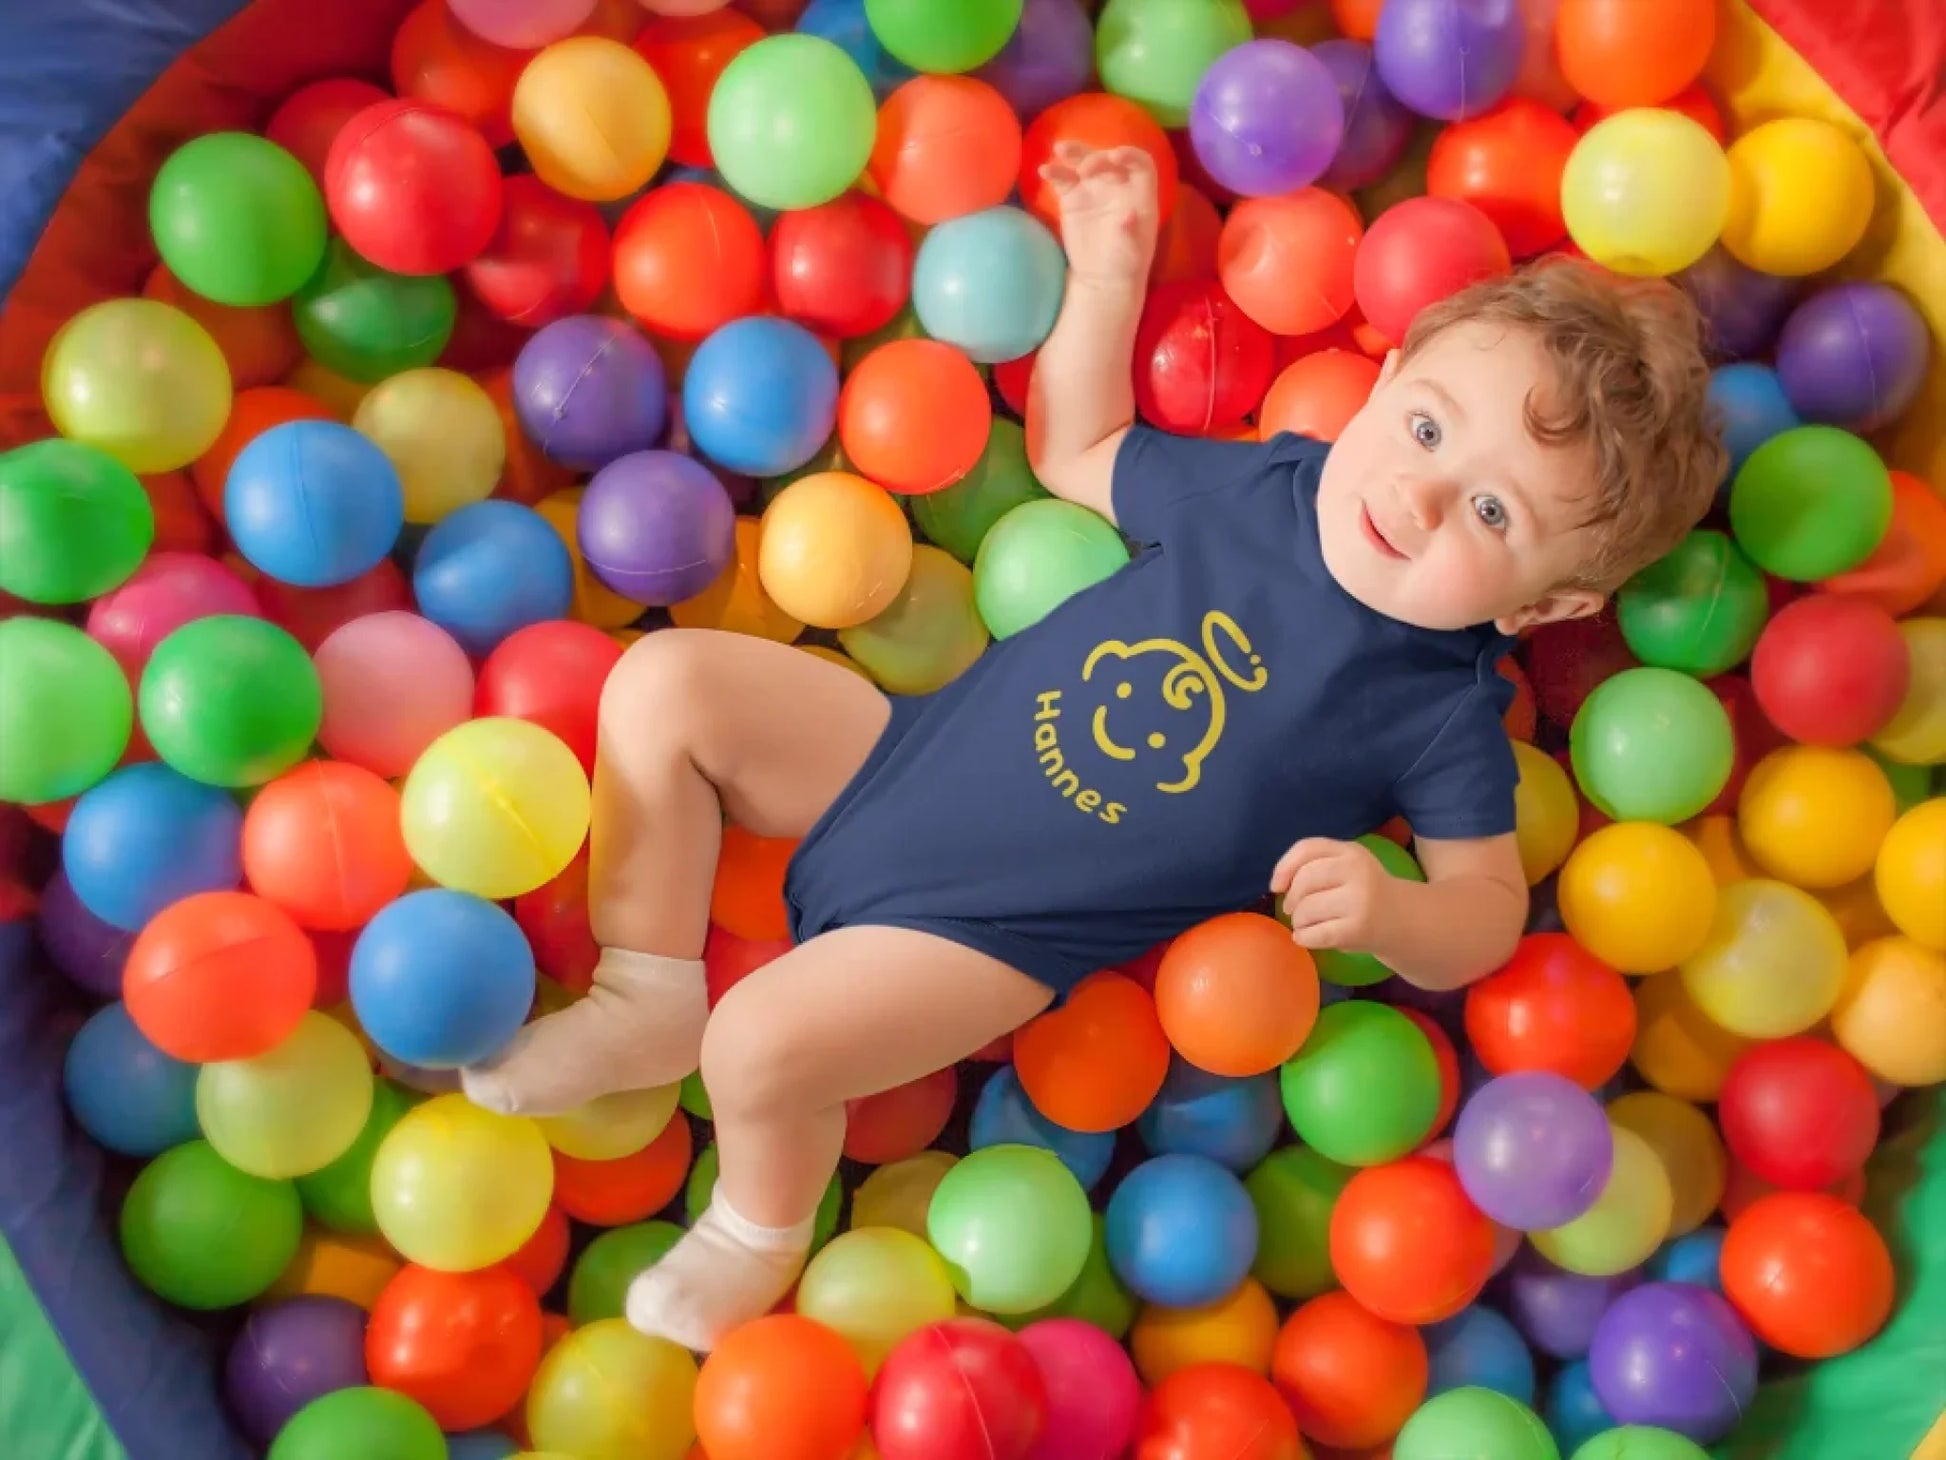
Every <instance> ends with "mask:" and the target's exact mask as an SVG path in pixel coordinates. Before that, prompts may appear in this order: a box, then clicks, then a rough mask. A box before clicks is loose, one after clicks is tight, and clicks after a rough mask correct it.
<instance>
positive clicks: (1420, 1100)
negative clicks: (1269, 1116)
mask: <svg viewBox="0 0 1946 1460" xmlns="http://www.w3.org/2000/svg"><path fill="white" fill-rule="evenodd" d="M1282 1084H1283V1092H1284V1113H1285V1114H1286V1115H1288V1116H1289V1117H1290V1121H1291V1127H1292V1129H1294V1130H1295V1131H1296V1132H1297V1135H1298V1139H1299V1140H1301V1141H1303V1142H1304V1144H1305V1145H1307V1146H1310V1147H1311V1148H1312V1149H1313V1150H1315V1151H1317V1152H1318V1154H1320V1155H1322V1156H1324V1157H1326V1158H1327V1159H1329V1160H1332V1161H1336V1162H1337V1163H1338V1164H1339V1165H1341V1166H1376V1165H1378V1164H1379V1163H1380V1162H1383V1161H1396V1160H1397V1159H1398V1158H1399V1157H1401V1156H1403V1155H1405V1154H1406V1152H1408V1151H1410V1150H1412V1149H1413V1148H1414V1147H1415V1146H1417V1145H1418V1144H1419V1143H1420V1142H1421V1141H1423V1140H1425V1138H1426V1136H1427V1135H1428V1134H1429V1133H1430V1132H1431V1130H1432V1125H1433V1121H1434V1119H1435V1118H1437V1116H1438V1115H1439V1095H1440V1085H1439V1061H1438V1060H1437V1059H1435V1058H1434V1056H1433V1052H1432V1044H1431V1042H1430V1041H1428V1040H1427V1038H1426V1036H1425V1035H1424V1034H1423V1033H1421V1032H1420V1031H1419V1029H1418V1027H1417V1026H1416V1025H1414V1024H1413V1022H1412V1021H1411V1020H1410V1019H1408V1018H1406V1017H1405V1015H1403V1014H1401V1013H1400V1012H1399V1011H1398V1010H1397V1009H1394V1008H1391V1007H1389V1006H1388V1005H1385V1004H1372V1003H1365V1002H1361V1001H1357V1000H1348V1001H1346V1002H1344V1003H1341V1004H1333V1005H1332V1006H1331V1007H1330V1008H1328V1009H1326V1010H1324V1011H1323V1012H1322V1013H1320V1014H1319V1015H1318V1022H1317V1023H1316V1024H1315V1025H1313V1026H1312V1029H1311V1035H1310V1038H1308V1039H1306V1040H1305V1041H1304V1045H1303V1047H1302V1048H1301V1049H1299V1050H1298V1052H1297V1053H1296V1054H1294V1055H1292V1056H1291V1057H1290V1059H1288V1060H1286V1061H1285V1063H1284V1069H1283V1073H1282Z"/></svg>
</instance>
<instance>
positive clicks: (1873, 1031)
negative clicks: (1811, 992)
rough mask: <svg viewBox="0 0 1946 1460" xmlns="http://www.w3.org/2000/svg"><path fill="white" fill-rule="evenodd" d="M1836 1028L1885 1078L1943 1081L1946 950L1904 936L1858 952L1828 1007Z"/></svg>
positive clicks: (1833, 1030) (1870, 1067) (1844, 1044)
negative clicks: (1927, 946) (1835, 999)
mask: <svg viewBox="0 0 1946 1460" xmlns="http://www.w3.org/2000/svg"><path fill="white" fill-rule="evenodd" d="M1831 1033H1832V1036H1833V1037H1834V1038H1835V1039H1836V1040H1837V1041H1838V1044H1839V1045H1840V1047H1842V1048H1844V1049H1846V1050H1848V1051H1849V1052H1850V1053H1851V1055H1852V1057H1853V1058H1854V1059H1856V1060H1857V1061H1858V1062H1859V1063H1860V1064H1861V1065H1863V1066H1864V1067H1865V1068H1866V1069H1868V1070H1870V1071H1871V1072H1872V1073H1873V1074H1874V1075H1877V1076H1878V1077H1879V1078H1880V1079H1881V1080H1889V1081H1891V1082H1892V1083H1893V1084H1894V1085H1936V1084H1938V1083H1939V1082H1940V1081H1942V1080H1946V954H1942V953H1941V952H1940V951H1939V950H1938V949H1936V948H1926V947H1923V946H1921V945H1920V944H1918V943H1915V942H1914V941H1913V940H1912V939H1910V938H1901V937H1890V938H1880V939H1877V940H1876V941H1874V942H1871V943H1867V944H1866V945H1865V946H1864V947H1862V948H1860V949H1858V950H1857V951H1856V952H1854V953H1853V954H1852V955H1851V964H1850V966H1849V967H1848V968H1847V969H1846V971H1845V987H1844V990H1843V991H1842V992H1841V993H1840V994H1839V995H1838V1002H1837V1003H1836V1004H1834V1005H1832V1008H1831Z"/></svg>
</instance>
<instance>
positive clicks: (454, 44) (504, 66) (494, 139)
mask: <svg viewBox="0 0 1946 1460" xmlns="http://www.w3.org/2000/svg"><path fill="white" fill-rule="evenodd" d="M532 58H533V52H531V51H510V50H508V49H507V48H506V47H505V46H496V45H494V44H493V43H492V42H490V41H483V40H481V39H480V38H479V37H478V36H476V35H474V34H473V32H472V31H470V30H468V29H467V28H466V27H465V26H463V25H461V24H460V23H459V22H458V21H457V20H455V19H453V17H452V14H451V13H450V12H449V11H448V10H447V9H446V0H422V3H421V4H420V5H419V6H418V8H417V9H415V10H413V12H412V13H411V14H410V15H408V16H406V18H405V20H404V21H403V22H402V23H401V24H400V26H399V28H398V31H397V33H396V34H395V35H394V36H393V37H392V90H393V91H394V92H395V93H396V94H397V95H399V96H402V97H412V98H414V99H416V100H418V101H428V102H431V103H432V104H433V105H434V106H441V107H444V108H445V109H446V110H447V111H449V112H454V113H456V114H457V115H459V116H461V117H463V118H465V119H466V120H467V121H469V122H471V123H472V124H473V125H474V126H475V127H478V128H479V129H480V135H481V136H483V137H485V138H486V140H487V146H489V147H505V146H506V145H507V144H508V143H509V142H511V141H513V139H514V123H513V100H514V84H515V83H516V82H518V81H519V80H520V73H521V72H522V71H524V70H525V69H526V68H527V63H528V61H529V60H531V59H532Z"/></svg>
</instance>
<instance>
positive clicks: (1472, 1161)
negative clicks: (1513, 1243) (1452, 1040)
mask: <svg viewBox="0 0 1946 1460" xmlns="http://www.w3.org/2000/svg"><path fill="white" fill-rule="evenodd" d="M1613 1157H1614V1144H1613V1142H1612V1141H1611V1139H1610V1137H1609V1131H1608V1122H1607V1120H1606V1119H1604V1118H1603V1116H1602V1112H1601V1107H1600V1106H1599V1105H1598V1104H1596V1103H1595V1101H1594V1099H1593V1097H1592V1096H1590V1095H1589V1094H1588V1093H1587V1092H1586V1091H1584V1090H1583V1089H1582V1088H1581V1087H1580V1086H1579V1085H1576V1084H1575V1083H1574V1082H1573V1081H1571V1080H1566V1079H1563V1078H1562V1077H1561V1076H1559V1075H1554V1074H1548V1073H1546V1072H1543V1071H1533V1072H1529V1073H1521V1074H1512V1075H1503V1076H1501V1077H1500V1078H1498V1079H1495V1080H1490V1081H1488V1082H1487V1084H1485V1085H1484V1086H1482V1087H1481V1088H1480V1089H1479V1090H1478V1091H1477V1092H1475V1093H1474V1095H1473V1096H1472V1097H1471V1098H1470V1099H1469V1100H1467V1102H1466V1104H1465V1106H1464V1108H1462V1109H1461V1111H1460V1116H1459V1124H1458V1126H1457V1127H1455V1129H1454V1136H1453V1159H1454V1166H1455V1168H1456V1169H1457V1170H1458V1172H1459V1177H1460V1184H1461V1185H1462V1186H1463V1187H1465V1188H1466V1194H1467V1195H1468V1196H1469V1197H1471V1198H1472V1200H1473V1203H1474V1205H1475V1206H1477V1207H1479V1209H1480V1210H1481V1211H1483V1212H1485V1213H1486V1214H1487V1215H1488V1216H1489V1217H1491V1218H1493V1220H1494V1221H1496V1222H1500V1223H1502V1224H1503V1225H1505V1226H1509V1227H1512V1228H1514V1229H1515V1230H1517V1231H1523V1232H1532V1231H1539V1230H1541V1229H1543V1228H1548V1227H1558V1226H1561V1225H1563V1224H1564V1223H1566V1222H1570V1221H1572V1220H1574V1219H1575V1218H1576V1217H1578V1216H1580V1215H1581V1214H1582V1213H1583V1212H1585V1211H1587V1210H1588V1208H1589V1207H1590V1206H1592V1205H1593V1204H1594V1202H1595V1199H1596V1197H1597V1196H1598V1195H1599V1194H1600V1192H1601V1189H1602V1187H1603V1186H1604V1185H1605V1184H1606V1182H1607V1180H1608V1174H1609V1171H1610V1169H1611V1163H1612V1161H1613Z"/></svg>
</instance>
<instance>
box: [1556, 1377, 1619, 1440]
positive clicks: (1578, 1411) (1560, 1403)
mask: <svg viewBox="0 0 1946 1460" xmlns="http://www.w3.org/2000/svg"><path fill="white" fill-rule="evenodd" d="M1541 1418H1542V1419H1543V1420H1545V1421H1546V1422H1547V1427H1548V1429H1549V1430H1550V1431H1551V1432H1552V1433H1553V1435H1554V1441H1555V1443H1556V1444H1558V1445H1559V1446H1560V1447H1561V1453H1562V1454H1563V1455H1572V1454H1573V1453H1574V1452H1575V1451H1576V1450H1579V1449H1580V1448H1581V1447H1582V1446H1583V1445H1585V1444H1587V1443H1588V1441H1590V1440H1592V1439H1593V1438H1594V1437H1595V1436H1596V1435H1599V1434H1602V1433H1604V1432H1605V1431H1608V1430H1612V1429H1614V1428H1615V1419H1614V1416H1612V1415H1611V1414H1609V1412H1608V1411H1607V1410H1606V1409H1603V1408H1602V1404H1601V1400H1600V1398H1599V1397H1598V1396H1597V1395H1596V1394H1595V1381H1594V1378H1593V1377H1592V1375H1591V1374H1590V1373H1589V1371H1588V1361H1587V1360H1586V1359H1576V1360H1575V1361H1574V1362H1573V1363H1571V1364H1569V1365H1567V1366H1566V1367H1565V1368H1563V1369H1562V1370H1561V1371H1560V1372H1559V1373H1558V1374H1556V1375H1555V1376H1554V1382H1553V1383H1552V1384H1550V1385H1549V1386H1548V1389H1547V1403H1546V1404H1545V1405H1544V1406H1542V1408H1541Z"/></svg>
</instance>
